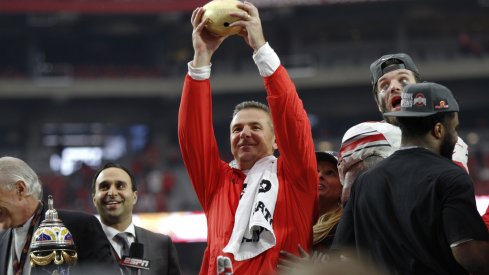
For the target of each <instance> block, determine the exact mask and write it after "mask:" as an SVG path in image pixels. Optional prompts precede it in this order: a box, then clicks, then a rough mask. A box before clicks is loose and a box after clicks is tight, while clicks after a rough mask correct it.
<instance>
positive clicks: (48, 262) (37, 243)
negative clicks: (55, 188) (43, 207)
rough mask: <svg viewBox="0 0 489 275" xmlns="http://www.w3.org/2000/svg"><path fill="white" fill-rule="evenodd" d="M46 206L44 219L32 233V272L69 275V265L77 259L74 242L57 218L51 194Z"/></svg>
mask: <svg viewBox="0 0 489 275" xmlns="http://www.w3.org/2000/svg"><path fill="white" fill-rule="evenodd" d="M48 207H49V208H48V210H47V211H46V214H45V219H44V220H43V221H42V223H41V225H40V226H39V227H38V228H37V229H36V231H35V232H34V234H33V235H32V241H31V253H30V259H31V260H30V261H31V267H32V274H51V275H58V274H59V275H61V274H63V275H69V274H70V266H73V265H75V264H76V260H77V253H76V247H75V243H74V242H73V237H72V235H71V233H70V231H69V230H68V228H66V227H65V226H64V224H63V222H62V221H61V220H60V219H59V218H58V212H57V211H56V210H55V209H54V207H53V197H52V196H51V195H49V197H48Z"/></svg>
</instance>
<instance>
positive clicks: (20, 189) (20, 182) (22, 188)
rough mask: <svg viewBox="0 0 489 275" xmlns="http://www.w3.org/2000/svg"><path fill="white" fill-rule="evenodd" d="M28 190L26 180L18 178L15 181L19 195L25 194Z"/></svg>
mask: <svg viewBox="0 0 489 275" xmlns="http://www.w3.org/2000/svg"><path fill="white" fill-rule="evenodd" d="M26 191H27V187H26V185H25V182H24V181H23V180H18V181H17V182H15V193H16V194H17V195H19V196H20V195H25V192H26Z"/></svg>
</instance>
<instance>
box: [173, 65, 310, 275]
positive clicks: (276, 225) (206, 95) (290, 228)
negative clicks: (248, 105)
mask: <svg viewBox="0 0 489 275" xmlns="http://www.w3.org/2000/svg"><path fill="white" fill-rule="evenodd" d="M264 82H265V87H266V90H267V101H268V105H269V107H270V112H271V116H272V120H273V125H274V130H275V137H276V141H277V145H278V148H279V151H280V156H279V157H278V163H277V177H278V181H279V188H278V195H277V202H276V205H275V213H274V216H273V230H274V233H275V236H276V240H277V242H276V245H275V246H274V247H273V248H271V249H268V250H266V251H265V252H263V253H261V254H260V255H258V256H256V257H254V258H252V259H249V260H244V261H235V260H234V257H233V255H232V254H230V253H224V252H223V251H222V250H223V248H224V247H225V246H226V245H227V243H228V241H229V238H230V237H231V233H232V230H233V226H234V215H235V213H236V209H237V207H238V202H239V199H240V194H241V191H242V190H243V182H244V179H245V178H246V176H245V175H244V174H243V173H242V172H241V171H240V170H239V169H235V168H231V167H230V166H229V164H228V163H227V162H226V161H223V160H221V159H220V156H219V150H218V146H217V142H216V138H215V136H214V129H213V125H212V98H211V89H210V81H209V80H194V79H192V78H191V77H190V76H188V75H187V76H186V78H185V83H184V86H183V94H182V99H181V102H180V109H179V115H178V138H179V142H180V149H181V152H182V156H183V160H184V162H185V166H186V167H187V171H188V173H189V176H190V179H191V181H192V184H193V186H194V189H195V192H196V193H197V197H198V199H199V201H200V203H201V205H202V208H203V209H204V212H205V215H206V218H207V227H208V233H207V248H206V250H205V252H204V258H203V261H202V267H201V270H200V274H216V271H217V266H216V261H217V257H218V256H226V257H229V258H230V259H231V261H232V265H233V271H234V274H248V275H251V274H253V275H255V274H270V273H272V272H273V271H274V270H275V268H276V266H277V263H278V258H279V252H280V250H286V251H289V252H292V253H295V254H297V247H298V245H299V244H300V245H301V246H302V247H303V248H305V249H306V250H309V249H310V248H311V245H312V226H313V223H314V221H315V217H316V214H317V188H318V174H317V164H316V157H315V152H314V143H313V139H312V133H311V127H310V123H309V119H308V117H307V114H306V112H305V110H304V107H303V105H302V101H301V100H300V98H299V96H298V95H297V91H296V89H295V86H294V84H293V83H292V81H291V79H290V77H289V75H288V74H287V71H286V70H285V68H284V67H282V66H279V68H278V69H277V70H276V71H275V72H274V73H273V74H272V75H271V76H269V77H265V78H264Z"/></svg>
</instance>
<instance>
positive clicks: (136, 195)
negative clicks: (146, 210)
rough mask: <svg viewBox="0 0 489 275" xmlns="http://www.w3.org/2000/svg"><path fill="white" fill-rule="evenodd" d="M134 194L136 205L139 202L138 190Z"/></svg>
mask: <svg viewBox="0 0 489 275" xmlns="http://www.w3.org/2000/svg"><path fill="white" fill-rule="evenodd" d="M132 195H133V196H134V204H133V205H135V204H136V203H137V202H138V191H134V192H133V193H132Z"/></svg>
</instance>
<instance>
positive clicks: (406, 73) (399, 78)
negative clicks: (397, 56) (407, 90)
mask: <svg viewBox="0 0 489 275" xmlns="http://www.w3.org/2000/svg"><path fill="white" fill-rule="evenodd" d="M413 83H416V78H415V77H414V74H413V72H412V71H410V70H406V69H398V70H394V71H391V72H388V73H386V74H384V75H383V76H382V77H381V78H379V81H378V82H377V86H376V87H377V107H378V108H379V111H380V112H381V113H382V114H383V113H387V112H394V111H399V110H400V109H401V93H402V91H403V89H404V87H405V86H406V85H408V84H413ZM384 119H385V120H386V121H387V122H389V123H391V124H395V123H396V120H395V118H393V117H384Z"/></svg>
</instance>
